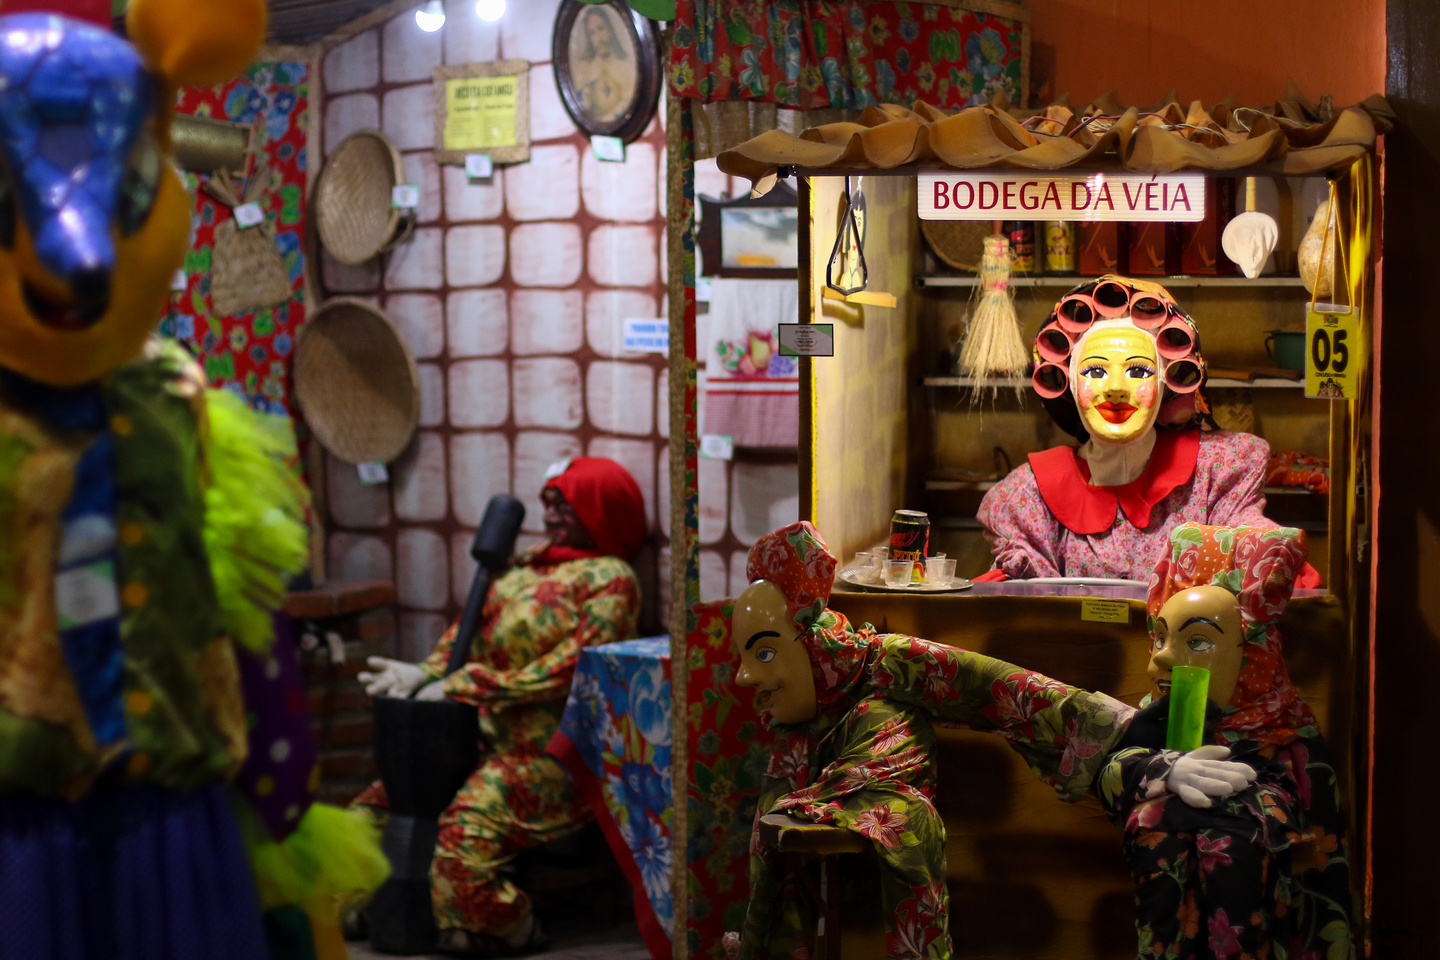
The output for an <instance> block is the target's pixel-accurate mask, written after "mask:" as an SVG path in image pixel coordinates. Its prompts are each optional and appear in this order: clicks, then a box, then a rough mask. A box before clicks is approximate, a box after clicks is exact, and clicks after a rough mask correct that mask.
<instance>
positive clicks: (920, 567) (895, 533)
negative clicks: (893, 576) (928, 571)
mask: <svg viewBox="0 0 1440 960" xmlns="http://www.w3.org/2000/svg"><path fill="white" fill-rule="evenodd" d="M929 553H930V515H929V514H928V513H925V512H924V511H923V510H896V511H895V516H893V517H891V518H890V559H891V560H909V561H910V562H911V563H912V564H914V570H913V572H912V573H911V574H910V582H912V583H918V582H920V581H922V580H924V579H925V557H926V556H927V555H928V554H929Z"/></svg>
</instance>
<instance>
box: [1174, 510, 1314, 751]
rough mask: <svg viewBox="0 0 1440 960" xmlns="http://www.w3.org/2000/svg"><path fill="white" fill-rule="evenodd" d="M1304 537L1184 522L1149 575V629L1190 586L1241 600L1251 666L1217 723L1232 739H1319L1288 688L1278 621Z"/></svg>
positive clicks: (1301, 561)
mask: <svg viewBox="0 0 1440 960" xmlns="http://www.w3.org/2000/svg"><path fill="white" fill-rule="evenodd" d="M1306 547H1307V540H1306V537H1305V531H1303V530H1296V529H1292V528H1290V527H1211V526H1204V525H1202V524H1198V523H1183V524H1181V525H1180V526H1178V527H1176V528H1175V529H1174V530H1172V531H1170V542H1169V544H1168V546H1167V549H1166V552H1165V555H1164V556H1163V557H1161V559H1160V562H1159V563H1157V564H1156V565H1155V572H1154V573H1153V574H1151V576H1150V596H1149V603H1148V605H1147V606H1148V610H1149V614H1150V616H1149V625H1150V631H1151V633H1152V634H1153V633H1154V628H1155V617H1156V615H1157V614H1159V612H1160V608H1161V607H1163V606H1164V605H1165V601H1167V600H1169V599H1170V598H1171V597H1172V596H1174V595H1175V594H1176V593H1179V592H1180V591H1182V590H1189V589H1190V588H1191V587H1201V586H1217V587H1224V588H1225V589H1226V590H1229V591H1230V592H1231V593H1233V594H1235V595H1236V597H1237V598H1238V599H1239V601H1240V619H1241V621H1242V622H1243V623H1244V625H1245V651H1244V653H1245V661H1244V666H1243V668H1242V669H1241V671H1240V680H1239V682H1238V683H1237V684H1236V685H1235V694H1234V696H1232V697H1231V698H1230V703H1229V704H1225V705H1223V707H1224V711H1225V714H1224V716H1223V717H1222V718H1221V720H1220V723H1219V725H1218V729H1219V732H1220V733H1221V734H1222V735H1223V736H1224V738H1225V739H1226V740H1228V741H1231V742H1233V741H1236V740H1257V741H1259V742H1260V743H1268V744H1276V745H1284V744H1287V743H1290V742H1291V741H1293V740H1295V739H1297V738H1299V737H1313V736H1318V730H1317V728H1316V720H1315V714H1314V713H1312V712H1311V710H1310V706H1309V705H1308V704H1307V703H1306V702H1305V701H1304V700H1303V699H1301V697H1300V691H1299V690H1296V689H1295V685H1294V684H1293V683H1291V682H1290V674H1289V672H1288V671H1287V670H1286V669H1285V659H1284V656H1283V654H1282V651H1281V649H1280V628H1279V626H1278V625H1277V624H1276V621H1278V620H1279V619H1280V615H1281V614H1283V613H1284V612H1285V606H1286V604H1287V603H1289V601H1290V594H1291V593H1292V592H1293V591H1294V589H1295V578H1296V577H1297V576H1298V575H1299V573H1300V570H1301V568H1302V567H1303V566H1304V565H1305V552H1306Z"/></svg>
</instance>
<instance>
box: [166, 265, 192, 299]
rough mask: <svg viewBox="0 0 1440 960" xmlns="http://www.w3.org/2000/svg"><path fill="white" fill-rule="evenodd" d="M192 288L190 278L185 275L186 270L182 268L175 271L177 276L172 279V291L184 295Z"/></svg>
mask: <svg viewBox="0 0 1440 960" xmlns="http://www.w3.org/2000/svg"><path fill="white" fill-rule="evenodd" d="M189 286H190V278H189V277H187V276H186V275H185V268H184V267H181V268H180V269H179V270H176V271H175V276H173V277H171V278H170V289H171V290H172V291H174V292H175V293H184V292H185V289H186V288H187V287H189Z"/></svg>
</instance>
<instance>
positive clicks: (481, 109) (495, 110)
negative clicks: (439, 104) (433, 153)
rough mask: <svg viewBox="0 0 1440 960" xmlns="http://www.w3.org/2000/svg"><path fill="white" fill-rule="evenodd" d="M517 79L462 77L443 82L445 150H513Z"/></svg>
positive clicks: (514, 142) (515, 141)
mask: <svg viewBox="0 0 1440 960" xmlns="http://www.w3.org/2000/svg"><path fill="white" fill-rule="evenodd" d="M517 80H518V78H516V77H463V78H461V79H457V80H446V81H445V149H446V150H460V151H482V150H490V149H493V148H495V147H513V146H515V144H516V143H517V140H516V137H515V112H516V108H517V101H518V98H519V95H518V83H517Z"/></svg>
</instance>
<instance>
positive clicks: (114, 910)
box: [0, 783, 267, 960]
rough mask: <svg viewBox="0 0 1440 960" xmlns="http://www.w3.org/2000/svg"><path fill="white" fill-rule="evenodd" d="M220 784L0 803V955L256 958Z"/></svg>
mask: <svg viewBox="0 0 1440 960" xmlns="http://www.w3.org/2000/svg"><path fill="white" fill-rule="evenodd" d="M260 917H261V915H260V898H259V894H258V892H257V890H256V888H255V879H254V876H253V874H252V873H251V871H250V863H249V860H248V859H247V857H246V854H245V846H244V843H243V842H242V841H241V839H240V830H239V828H238V826H237V825H236V823H235V813H234V810H233V809H232V807H231V805H230V798H229V796H228V795H227V793H226V788H225V787H223V786H222V785H220V784H218V783H216V784H210V785H207V786H205V787H201V788H200V789H198V790H193V791H190V792H187V793H180V792H177V791H174V790H166V789H164V788H163V787H157V786H154V785H150V784H139V785H135V786H122V787H108V788H98V789H96V790H95V791H93V792H92V793H90V794H89V795H88V796H86V797H85V798H84V799H82V800H79V801H77V802H75V803H68V802H66V801H63V800H56V799H49V798H46V799H42V798H36V797H32V796H19V795H17V796H12V797H5V798H0V960H199V958H204V960H265V958H266V955H267V954H266V947H265V936H264V930H263V927H262V924H261V918H260Z"/></svg>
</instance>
